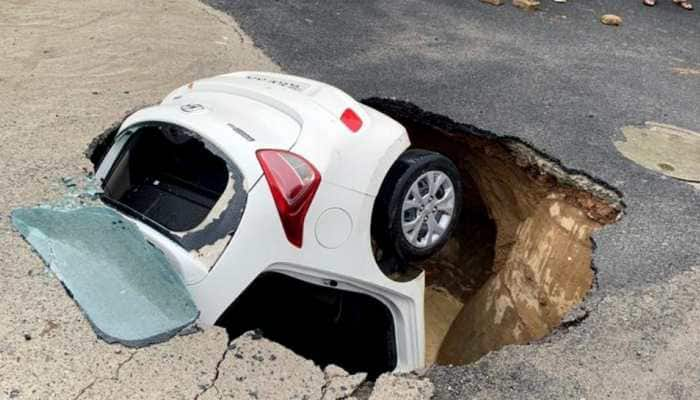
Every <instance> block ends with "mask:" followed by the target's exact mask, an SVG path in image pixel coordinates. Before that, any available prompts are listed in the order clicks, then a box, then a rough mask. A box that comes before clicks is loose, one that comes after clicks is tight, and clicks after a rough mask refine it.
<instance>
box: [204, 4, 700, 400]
mask: <svg viewBox="0 0 700 400" xmlns="http://www.w3.org/2000/svg"><path fill="white" fill-rule="evenodd" d="M208 2H209V4H212V5H213V6H214V7H216V8H218V9H220V10H223V11H225V12H227V13H229V14H230V15H232V16H234V17H235V18H236V20H237V21H238V22H239V23H240V25H241V27H242V29H243V30H244V31H245V32H246V33H247V34H249V35H250V36H251V37H252V38H253V40H254V41H255V43H256V45H257V46H258V47H259V48H260V49H262V51H263V52H264V53H266V54H267V55H269V56H270V57H271V59H272V60H273V61H275V62H276V63H278V64H279V65H280V66H281V68H282V69H283V70H285V71H286V72H289V73H294V74H299V75H304V76H308V77H311V78H315V79H320V80H323V81H326V82H329V83H331V84H334V85H337V86H339V87H340V88H342V89H344V90H346V91H348V92H349V93H350V94H351V95H353V96H355V97H357V98H367V97H390V98H398V99H401V100H407V101H410V102H412V103H414V104H416V105H418V106H419V107H421V108H423V109H425V110H427V111H432V112H435V113H438V114H442V115H445V116H447V117H449V118H452V119H454V120H456V121H458V122H463V123H468V124H471V125H475V126H477V127H479V128H482V129H486V130H489V131H491V132H493V133H496V134H498V135H503V136H517V137H519V138H521V139H523V140H524V141H526V142H528V143H530V144H532V145H534V146H535V147H537V148H539V149H540V150H542V151H544V152H545V153H547V154H548V155H549V156H551V157H552V158H554V159H558V160H560V162H561V163H562V164H563V165H564V166H566V167H568V168H570V169H573V170H580V171H584V172H585V173H587V174H589V175H591V176H593V177H595V178H596V179H599V180H602V181H604V182H607V183H608V184H609V185H611V186H614V187H615V188H617V189H618V190H619V191H621V192H622V193H623V194H624V201H625V203H626V205H627V209H626V215H625V216H624V218H623V219H622V220H621V221H620V222H619V223H617V224H614V225H611V226H608V227H606V228H605V229H603V230H602V231H600V232H599V233H597V234H596V235H595V236H594V239H595V243H596V250H595V253H594V262H593V265H594V268H595V270H596V272H597V286H596V288H595V290H594V291H593V292H592V293H591V294H590V295H589V297H588V298H587V300H586V301H585V302H584V304H583V307H582V308H581V309H580V310H579V312H580V313H581V315H582V316H583V317H582V319H583V320H582V321H579V320H576V322H572V323H571V324H570V325H569V326H568V327H567V328H563V329H561V330H559V331H557V332H555V333H554V334H552V335H551V336H549V337H548V338H547V339H546V340H544V341H543V342H541V343H534V344H530V345H528V346H510V347H507V348H504V349H502V350H500V351H497V352H494V353H492V354H490V355H488V356H487V357H485V358H484V360H483V361H481V362H479V363H477V364H475V365H472V366H468V367H453V368H451V367H437V368H433V369H431V372H430V377H431V379H433V382H434V383H435V387H436V397H437V398H583V397H586V398H605V397H606V396H607V397H611V398H644V397H648V398H681V399H682V398H698V397H700V388H699V387H698V386H697V382H698V381H700V365H699V364H698V363H697V362H693V361H692V360H694V359H695V360H697V354H696V353H695V352H696V351H697V347H698V346H697V344H698V337H697V326H700V319H699V318H698V311H697V307H698V306H697V303H698V301H697V300H698V297H699V295H698V294H697V293H698V292H697V286H696V285H697V283H696V282H697V279H698V271H697V270H696V269H693V267H694V266H697V265H700V207H698V204H700V191H699V190H698V189H697V188H696V187H693V186H691V185H689V184H688V183H686V182H681V181H678V180H675V179H673V178H669V177H667V176H665V175H662V174H659V173H658V172H654V171H651V170H647V169H645V168H643V167H641V166H640V165H637V164H636V163H634V162H631V161H629V160H628V159H626V158H625V157H623V156H622V155H621V154H620V153H619V152H618V151H617V150H616V148H615V145H614V142H615V141H621V140H624V136H623V134H622V131H621V129H622V128H623V127H625V126H635V125H642V124H643V123H644V122H645V121H655V122H658V123H663V124H670V125H674V126H678V127H682V128H685V129H690V130H693V131H696V132H697V131H699V130H700V114H699V113H698V110H700V95H699V94H700V74H697V73H691V72H688V71H698V70H700V41H698V40H697V38H699V37H700V13H698V12H697V11H694V12H686V11H683V10H681V9H680V8H678V7H677V6H674V5H673V4H672V3H671V2H670V1H660V2H659V4H658V5H657V7H655V8H647V7H644V6H643V5H642V4H641V2H637V1H626V2H620V1H615V0H596V1H576V0H572V1H569V2H567V3H566V4H557V3H554V2H549V1H543V2H542V3H543V4H542V7H541V8H542V9H541V11H538V12H526V11H522V10H520V9H517V8H515V7H512V6H510V5H505V6H502V7H493V6H490V5H487V4H483V3H481V2H478V1H475V0H474V1H466V0H441V1H399V0H397V1H375V2H363V3H362V4H358V3H354V2H344V1H337V0H336V1H314V2H304V3H298V2H292V1H284V0H279V1H273V0H255V1H252V0H248V1H232V0H209V1H208ZM603 14H617V15H619V16H621V17H622V19H623V23H622V25H621V26H619V27H612V26H606V25H603V24H601V23H600V22H599V18H600V16H602V15H603ZM684 71H685V72H684ZM586 316H587V317H586ZM640 354H641V355H640ZM689 357H690V358H689ZM693 357H695V358H693ZM645 368H647V369H645Z"/></svg>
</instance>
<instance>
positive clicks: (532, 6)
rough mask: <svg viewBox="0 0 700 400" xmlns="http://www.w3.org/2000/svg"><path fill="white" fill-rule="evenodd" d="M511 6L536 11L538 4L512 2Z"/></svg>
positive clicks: (526, 0)
mask: <svg viewBox="0 0 700 400" xmlns="http://www.w3.org/2000/svg"><path fill="white" fill-rule="evenodd" d="M513 5H514V6H516V7H518V8H522V9H523V10H537V7H539V6H540V2H539V1H537V0H513Z"/></svg>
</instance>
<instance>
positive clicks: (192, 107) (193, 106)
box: [180, 104, 206, 113]
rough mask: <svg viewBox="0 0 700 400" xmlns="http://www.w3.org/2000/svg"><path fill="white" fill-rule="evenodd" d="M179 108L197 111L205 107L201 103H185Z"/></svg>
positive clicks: (186, 110) (192, 111)
mask: <svg viewBox="0 0 700 400" xmlns="http://www.w3.org/2000/svg"><path fill="white" fill-rule="evenodd" d="M180 110H182V112H186V113H199V112H203V111H205V110H206V109H205V108H204V106H203V105H201V104H185V105H182V106H180Z"/></svg>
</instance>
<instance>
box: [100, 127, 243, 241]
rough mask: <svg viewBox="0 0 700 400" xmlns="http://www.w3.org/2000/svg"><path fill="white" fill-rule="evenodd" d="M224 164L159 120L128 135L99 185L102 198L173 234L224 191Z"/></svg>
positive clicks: (194, 221) (194, 222)
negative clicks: (102, 190)
mask: <svg viewBox="0 0 700 400" xmlns="http://www.w3.org/2000/svg"><path fill="white" fill-rule="evenodd" d="M228 180H229V171H228V168H227V166H226V162H225V161H224V160H222V159H221V158H220V157H218V156H216V155H214V154H213V153H212V152H211V151H209V150H208V149H207V148H206V147H205V146H204V143H203V142H202V141H200V140H198V139H197V138H196V137H194V136H192V133H190V132H189V131H186V130H185V129H184V128H181V127H178V126H175V125H169V124H159V125H155V126H143V127H140V128H138V129H137V130H136V131H134V132H133V133H132V134H131V137H130V139H129V141H128V143H127V144H126V145H125V147H124V149H123V150H122V152H121V154H120V156H119V158H118V159H117V161H116V162H115V164H114V166H113V167H112V170H111V172H110V174H109V176H108V177H107V180H106V181H105V184H104V192H105V196H106V197H107V199H108V200H111V201H112V202H115V203H117V204H118V205H120V206H122V208H125V209H126V210H127V211H129V212H131V213H136V214H139V215H138V216H139V217H142V218H145V219H146V220H150V221H152V222H155V223H156V224H157V225H159V226H161V227H163V228H165V229H167V230H169V231H174V232H186V231H189V230H192V229H193V228H195V227H197V226H198V225H199V224H201V223H202V222H203V221H204V220H205V218H206V217H207V215H208V214H209V212H210V211H211V210H212V208H213V207H214V205H215V204H216V202H217V200H218V199H219V198H220V197H221V195H222V194H223V193H224V190H225V189H226V187H227V184H228Z"/></svg>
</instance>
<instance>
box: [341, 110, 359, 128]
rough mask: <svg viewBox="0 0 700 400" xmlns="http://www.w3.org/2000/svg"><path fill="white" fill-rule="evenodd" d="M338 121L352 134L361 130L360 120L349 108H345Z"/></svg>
mask: <svg viewBox="0 0 700 400" xmlns="http://www.w3.org/2000/svg"><path fill="white" fill-rule="evenodd" d="M340 120H341V121H342V122H343V123H344V124H345V126H347V127H348V129H350V130H351V131H353V132H357V131H359V130H360V128H362V119H360V116H359V115H357V114H356V113H355V111H353V110H352V109H350V108H346V109H345V111H343V114H342V115H341V116H340Z"/></svg>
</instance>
